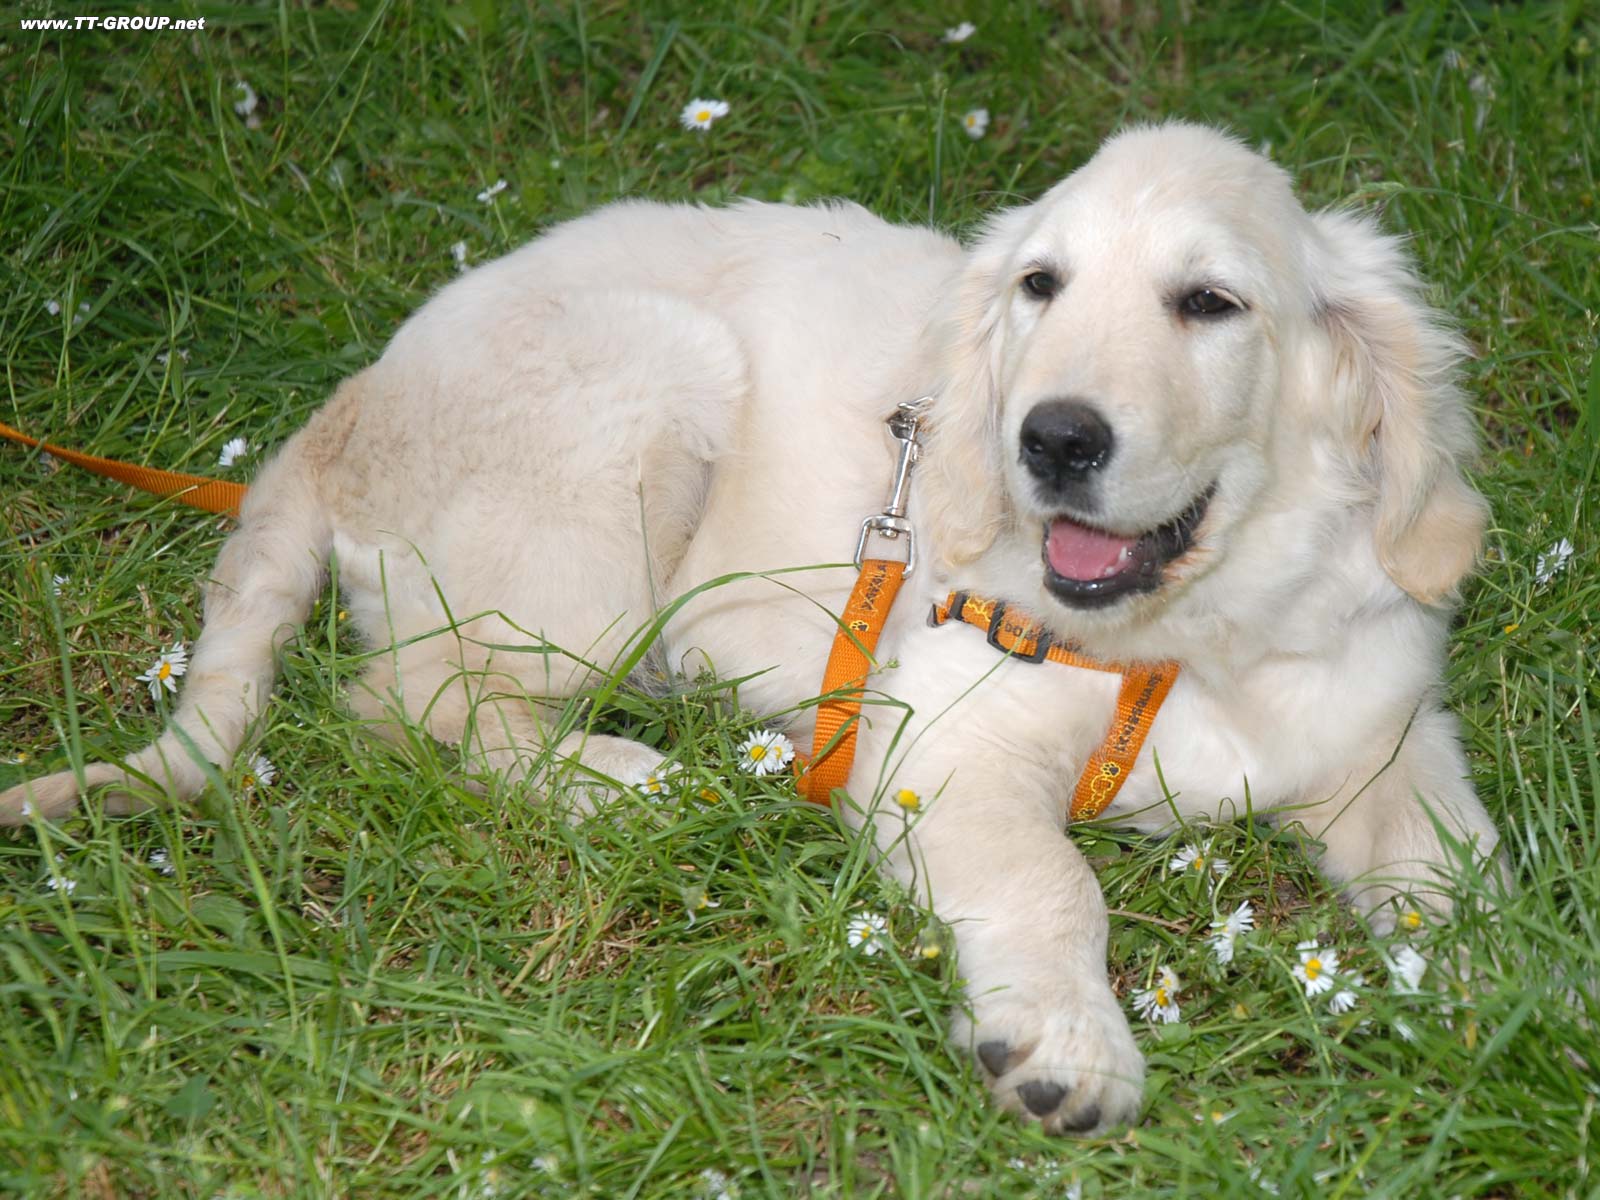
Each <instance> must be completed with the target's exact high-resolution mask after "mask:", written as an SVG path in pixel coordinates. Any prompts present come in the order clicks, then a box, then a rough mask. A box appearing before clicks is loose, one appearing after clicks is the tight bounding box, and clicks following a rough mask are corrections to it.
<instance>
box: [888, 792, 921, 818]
mask: <svg viewBox="0 0 1600 1200" xmlns="http://www.w3.org/2000/svg"><path fill="white" fill-rule="evenodd" d="M894 802H895V803H896V804H898V805H899V806H900V807H901V808H903V809H906V810H907V811H909V812H916V811H917V809H919V808H921V807H922V797H921V796H919V795H917V794H916V793H915V792H913V791H912V790H911V789H910V788H901V789H900V790H899V791H898V792H896V793H895V795H894Z"/></svg>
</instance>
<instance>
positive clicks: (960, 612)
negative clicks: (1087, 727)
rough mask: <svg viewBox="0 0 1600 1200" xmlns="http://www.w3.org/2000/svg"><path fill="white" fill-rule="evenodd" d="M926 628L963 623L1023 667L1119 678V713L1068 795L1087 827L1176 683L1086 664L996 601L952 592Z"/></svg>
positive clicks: (1165, 665) (1155, 671) (1168, 674)
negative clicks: (1047, 665)
mask: <svg viewBox="0 0 1600 1200" xmlns="http://www.w3.org/2000/svg"><path fill="white" fill-rule="evenodd" d="M928 619H929V622H930V623H931V624H934V625H943V624H944V623H945V622H946V621H965V622H966V623H967V624H968V625H976V626H977V627H978V628H979V629H984V630H987V631H988V634H989V644H990V645H991V646H993V647H994V648H995V649H996V650H999V651H1000V652H1001V653H1003V654H1009V655H1011V656H1012V657H1014V658H1020V659H1021V660H1022V661H1024V662H1035V663H1036V662H1045V661H1047V660H1048V661H1049V662H1057V663H1064V664H1065V665H1067V666H1069V667H1082V668H1084V669H1085V670H1089V671H1107V672H1110V673H1111V674H1113V675H1121V676H1122V687H1121V689H1120V690H1119V691H1118V692H1117V712H1116V716H1115V717H1114V718H1113V719H1112V722H1111V728H1110V729H1108V730H1107V731H1106V736H1105V739H1104V740H1103V741H1102V742H1101V743H1100V745H1099V747H1098V748H1096V750H1095V752H1094V753H1093V754H1091V755H1090V756H1089V761H1088V762H1087V763H1085V764H1084V767H1083V773H1082V774H1081V775H1079V776H1078V786H1077V787H1076V788H1075V789H1074V790H1073V793H1072V819H1073V820H1074V821H1090V820H1093V819H1094V818H1095V817H1098V816H1099V815H1100V814H1101V813H1103V812H1105V810H1106V809H1107V808H1108V807H1109V806H1110V804H1111V802H1112V801H1113V800H1115V799H1116V796H1117V793H1118V792H1119V791H1121V790H1122V785H1123V784H1124V783H1126V782H1127V779H1128V774H1129V772H1131V771H1132V770H1133V764H1134V762H1135V760H1137V759H1138V757H1139V751H1140V749H1141V748H1142V747H1143V746H1144V740H1145V737H1146V735H1148V734H1149V732H1150V726H1152V725H1153V724H1155V719H1156V713H1157V712H1159V711H1160V709H1161V704H1162V701H1164V700H1165V699H1166V698H1167V693H1168V692H1170V691H1171V690H1172V685H1173V683H1175V682H1176V681H1177V678H1178V664H1177V663H1175V662H1158V663H1108V662H1101V661H1100V660H1099V659H1095V658H1090V657H1089V656H1088V655H1086V654H1083V653H1081V652H1079V651H1078V649H1077V648H1076V647H1075V646H1071V645H1057V644H1054V643H1052V642H1051V640H1050V635H1049V633H1048V632H1047V631H1046V630H1045V628H1044V625H1043V623H1042V622H1039V621H1036V620H1034V619H1033V618H1031V617H1027V616H1020V615H1017V614H1015V613H1013V612H1012V611H1011V610H1010V609H1008V608H1007V607H1006V606H1005V605H1004V604H1002V603H1001V602H999V601H997V600H985V599H981V598H979V597H977V596H969V595H967V594H966V593H965V592H951V593H950V597H949V599H948V600H946V601H945V602H944V604H943V605H938V604H936V605H934V606H933V612H932V614H931V615H930V616H929V618H928Z"/></svg>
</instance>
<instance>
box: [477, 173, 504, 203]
mask: <svg viewBox="0 0 1600 1200" xmlns="http://www.w3.org/2000/svg"><path fill="white" fill-rule="evenodd" d="M510 186H511V185H510V184H508V183H507V182H506V181H505V180H504V179H496V180H495V181H494V182H493V183H491V184H490V185H489V186H488V187H486V188H484V189H483V191H481V192H479V193H478V203H480V204H493V203H494V198H495V197H496V196H498V195H499V194H500V193H501V192H503V191H505V190H506V188H508V187H510Z"/></svg>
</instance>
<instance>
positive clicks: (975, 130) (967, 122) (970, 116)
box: [961, 108, 989, 141]
mask: <svg viewBox="0 0 1600 1200" xmlns="http://www.w3.org/2000/svg"><path fill="white" fill-rule="evenodd" d="M961 128H963V129H965V130H966V131H967V136H968V137H969V138H971V139H972V140H973V141H977V140H978V139H979V138H981V137H982V136H983V135H984V133H985V132H986V131H987V130H988V128H989V110H988V109H987V108H974V109H973V110H972V111H970V112H968V113H967V114H966V115H965V116H963V117H962V118H961Z"/></svg>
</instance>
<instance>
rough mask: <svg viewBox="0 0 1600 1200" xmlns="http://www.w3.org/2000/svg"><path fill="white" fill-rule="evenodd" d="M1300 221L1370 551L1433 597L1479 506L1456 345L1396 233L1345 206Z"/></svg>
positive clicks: (1474, 534)
mask: <svg viewBox="0 0 1600 1200" xmlns="http://www.w3.org/2000/svg"><path fill="white" fill-rule="evenodd" d="M1312 220H1313V222H1314V224H1315V226H1316V229H1317V231H1318V234H1319V235H1320V239H1319V240H1320V241H1321V245H1320V247H1319V251H1320V253H1319V255H1318V257H1319V258H1320V259H1321V261H1320V262H1318V263H1316V264H1315V272H1316V282H1315V284H1314V286H1315V287H1316V288H1317V289H1318V293H1319V302H1318V305H1317V307H1318V314H1317V315H1318V319H1319V320H1320V321H1321V323H1322V325H1323V327H1324V330H1325V332H1326V334H1327V336H1328V338H1329V341H1330V343H1331V345H1332V347H1333V355H1334V359H1333V381H1332V386H1333V389H1334V393H1335V395H1334V400H1335V403H1336V405H1337V409H1336V413H1337V417H1338V419H1339V420H1340V421H1341V423H1342V424H1343V426H1344V431H1343V432H1344V435H1345V436H1346V437H1347V438H1348V442H1347V445H1348V446H1349V447H1350V448H1351V450H1352V451H1353V452H1354V453H1355V455H1356V456H1357V458H1358V461H1359V463H1360V469H1361V470H1362V471H1363V473H1364V474H1365V475H1366V476H1367V477H1368V478H1369V479H1370V480H1371V481H1372V482H1373V484H1375V486H1376V489H1377V522H1376V528H1375V533H1374V537H1375V539H1376V544H1377V554H1378V561H1379V563H1381V564H1382V566H1383V569H1384V571H1385V572H1387V573H1388V575H1389V577H1390V578H1391V579H1393V580H1394V581H1395V583H1397V584H1399V585H1400V587H1402V588H1404V589H1405V590H1406V591H1407V592H1409V593H1410V594H1411V595H1412V596H1414V597H1416V599H1418V600H1420V601H1422V602H1423V603H1425V604H1438V603H1441V602H1445V601H1447V600H1448V599H1450V598H1451V597H1452V595H1453V594H1454V592H1455V589H1456V585H1457V584H1459V583H1460V582H1461V579H1462V577H1463V576H1465V575H1466V574H1467V572H1468V571H1470V570H1471V569H1472V564H1473V561H1474V559H1475V558H1476V557H1477V554H1478V547H1479V544H1480V542H1481V541H1482V538H1483V530H1484V526H1485V524H1486V523H1487V521H1488V516H1489V508H1488V505H1487V504H1486V503H1485V502H1484V499H1483V497H1482V496H1480V495H1479V494H1478V493H1477V492H1476V491H1475V490H1474V489H1473V487H1472V485H1471V484H1469V483H1468V482H1467V480H1466V478H1465V477H1464V476H1463V475H1462V467H1463V466H1464V465H1465V464H1466V463H1467V462H1468V461H1469V460H1470V459H1471V458H1472V456H1473V454H1474V453H1475V451H1476V447H1477V435H1476V429H1475V426H1474V423H1473V420H1472V416H1471V414H1470V413H1469V412H1468V410H1467V407H1466V403H1465V401H1464V400H1463V398H1462V396H1461V393H1460V391H1459V390H1458V389H1457V387H1456V382H1455V379H1456V371H1457V367H1458V365H1459V364H1460V362H1461V360H1462V358H1464V357H1465V356H1466V353H1467V347H1466V345H1465V343H1464V342H1463V341H1462V340H1461V339H1460V338H1459V337H1458V336H1457V335H1456V334H1455V333H1453V332H1452V331H1450V330H1449V329H1448V328H1447V327H1446V326H1445V325H1444V323H1443V321H1442V320H1441V318H1440V316H1439V314H1438V313H1436V312H1434V311H1433V310H1432V309H1431V308H1429V307H1428V305H1427V304H1426V303H1425V302H1424V301H1423V299H1422V295H1421V292H1422V287H1421V284H1420V283H1419V282H1418V280H1417V277H1416V275H1415V274H1414V273H1413V272H1412V269H1411V266H1410V263H1409V262H1408V260H1407V257H1406V255H1405V253H1404V252H1403V250H1402V249H1401V246H1400V243H1399V242H1398V240H1397V239H1395V238H1392V237H1388V236H1386V235H1384V234H1383V233H1381V232H1379V230H1378V229H1377V227H1376V226H1375V225H1374V223H1373V222H1372V221H1370V220H1368V219H1366V218H1364V217H1360V216H1357V215H1354V214H1351V213H1343V212H1333V213H1319V214H1317V215H1316V216H1314V217H1313V218H1312Z"/></svg>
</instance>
